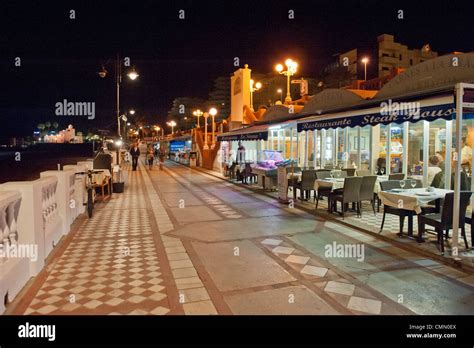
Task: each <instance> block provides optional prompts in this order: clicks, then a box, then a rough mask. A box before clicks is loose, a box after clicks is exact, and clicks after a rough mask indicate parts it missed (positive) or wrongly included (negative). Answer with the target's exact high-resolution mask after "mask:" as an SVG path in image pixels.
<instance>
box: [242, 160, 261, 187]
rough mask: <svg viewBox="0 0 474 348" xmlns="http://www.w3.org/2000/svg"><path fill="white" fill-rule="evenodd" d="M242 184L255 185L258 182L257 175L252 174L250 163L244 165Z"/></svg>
mask: <svg viewBox="0 0 474 348" xmlns="http://www.w3.org/2000/svg"><path fill="white" fill-rule="evenodd" d="M241 175H242V182H243V183H244V184H249V183H254V182H255V183H256V182H257V180H258V175H257V174H255V173H252V167H251V166H250V163H245V168H244V170H243V172H242V174H241Z"/></svg>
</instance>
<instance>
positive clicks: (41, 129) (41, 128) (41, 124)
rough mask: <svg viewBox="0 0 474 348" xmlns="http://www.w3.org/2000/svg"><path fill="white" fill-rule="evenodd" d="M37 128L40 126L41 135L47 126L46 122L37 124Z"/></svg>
mask: <svg viewBox="0 0 474 348" xmlns="http://www.w3.org/2000/svg"><path fill="white" fill-rule="evenodd" d="M36 128H38V129H39V130H40V132H41V135H43V131H44V128H45V125H44V123H38V125H37V126H36Z"/></svg>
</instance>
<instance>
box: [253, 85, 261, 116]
mask: <svg viewBox="0 0 474 348" xmlns="http://www.w3.org/2000/svg"><path fill="white" fill-rule="evenodd" d="M254 84H255V87H254ZM260 88H262V84H261V83H260V82H257V83H255V82H254V81H253V80H250V110H252V111H253V92H256V91H258V90H259V89H260Z"/></svg>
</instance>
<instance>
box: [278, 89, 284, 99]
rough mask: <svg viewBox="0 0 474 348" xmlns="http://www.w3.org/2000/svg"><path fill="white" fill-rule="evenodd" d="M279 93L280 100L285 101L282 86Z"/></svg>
mask: <svg viewBox="0 0 474 348" xmlns="http://www.w3.org/2000/svg"><path fill="white" fill-rule="evenodd" d="M277 93H279V94H280V101H281V102H282V103H283V90H282V89H281V88H278V89H277Z"/></svg>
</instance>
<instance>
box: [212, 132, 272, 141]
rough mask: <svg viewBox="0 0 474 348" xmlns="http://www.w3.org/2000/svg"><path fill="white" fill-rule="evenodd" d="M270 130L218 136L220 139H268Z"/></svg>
mask: <svg viewBox="0 0 474 348" xmlns="http://www.w3.org/2000/svg"><path fill="white" fill-rule="evenodd" d="M267 139H268V131H265V132H257V133H243V134H229V135H219V136H217V140H218V141H239V140H241V141H245V140H267Z"/></svg>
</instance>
